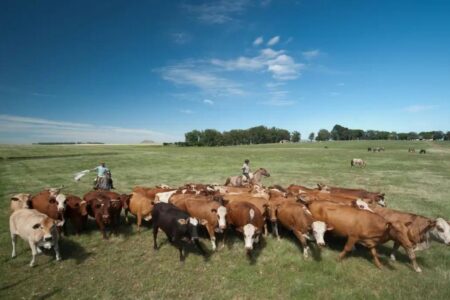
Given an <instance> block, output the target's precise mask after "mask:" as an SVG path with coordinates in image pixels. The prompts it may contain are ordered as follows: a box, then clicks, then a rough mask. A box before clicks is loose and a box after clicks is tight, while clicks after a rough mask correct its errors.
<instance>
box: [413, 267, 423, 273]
mask: <svg viewBox="0 0 450 300" xmlns="http://www.w3.org/2000/svg"><path fill="white" fill-rule="evenodd" d="M414 271H416V272H417V273H422V269H421V268H420V267H417V268H416V269H415V270H414Z"/></svg>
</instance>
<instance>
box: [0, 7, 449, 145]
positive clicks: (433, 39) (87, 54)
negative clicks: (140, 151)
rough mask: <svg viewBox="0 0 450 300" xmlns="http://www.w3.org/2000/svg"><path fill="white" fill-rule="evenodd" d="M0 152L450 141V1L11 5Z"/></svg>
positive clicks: (3, 61) (0, 51)
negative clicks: (198, 137)
mask: <svg viewBox="0 0 450 300" xmlns="http://www.w3.org/2000/svg"><path fill="white" fill-rule="evenodd" d="M0 39H1V42H0V102H1V105H0V142H2V143H28V142H37V141H74V140H77V141H88V140H89V141H93V140H95V141H103V142H110V143H134V142H140V141H142V140H144V139H152V140H155V141H159V142H161V141H176V140H184V133H185V132H187V131H189V130H192V129H206V128H215V129H218V130H221V131H223V130H230V129H236V128H242V129H243V128H248V127H251V126H256V125H261V124H262V125H266V126H276V127H280V128H285V129H288V130H298V131H300V132H301V133H302V138H307V136H308V134H309V133H310V132H312V131H314V132H317V131H318V130H319V129H321V128H326V129H329V130H330V129H331V128H332V126H333V125H334V124H336V123H338V124H341V125H343V126H347V127H350V128H359V129H365V130H367V129H377V130H389V131H394V130H395V131H412V130H415V131H422V130H444V131H447V130H450V117H449V116H450V101H449V100H450V2H448V1H433V0H432V1H356V0H355V1H350V0H349V1H337V0H334V1H333V0H330V1H327V0H321V1H320V0H311V1H307V0H304V1H287V0H286V1H274V0H273V1H268V0H265V1H248V0H228V1H226V0H219V1H158V0H155V1H45V0H42V1H14V0H11V1H1V2H0Z"/></svg>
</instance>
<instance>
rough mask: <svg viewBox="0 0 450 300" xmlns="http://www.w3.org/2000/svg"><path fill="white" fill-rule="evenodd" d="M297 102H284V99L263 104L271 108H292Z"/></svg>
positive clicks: (271, 100)
mask: <svg viewBox="0 0 450 300" xmlns="http://www.w3.org/2000/svg"><path fill="white" fill-rule="evenodd" d="M295 103H297V102H296V101H293V100H282V99H270V100H269V101H265V102H263V104H265V105H269V106H292V105H294V104H295Z"/></svg>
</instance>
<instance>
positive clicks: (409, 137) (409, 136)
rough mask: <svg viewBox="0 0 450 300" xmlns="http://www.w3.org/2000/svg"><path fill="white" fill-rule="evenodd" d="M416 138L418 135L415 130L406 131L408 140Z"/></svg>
mask: <svg viewBox="0 0 450 300" xmlns="http://www.w3.org/2000/svg"><path fill="white" fill-rule="evenodd" d="M418 138H419V135H418V134H417V133H416V132H414V131H411V132H409V133H408V140H417V139H418Z"/></svg>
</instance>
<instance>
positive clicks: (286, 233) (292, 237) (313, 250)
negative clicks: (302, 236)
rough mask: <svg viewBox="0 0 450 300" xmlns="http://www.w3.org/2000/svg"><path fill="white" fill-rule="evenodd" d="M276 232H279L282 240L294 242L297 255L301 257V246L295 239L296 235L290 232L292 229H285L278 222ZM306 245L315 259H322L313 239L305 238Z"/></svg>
mask: <svg viewBox="0 0 450 300" xmlns="http://www.w3.org/2000/svg"><path fill="white" fill-rule="evenodd" d="M278 233H279V234H280V238H281V239H283V240H288V241H289V242H291V243H294V244H295V245H296V246H297V248H298V251H299V255H301V256H302V257H303V246H302V244H301V243H300V241H299V240H298V239H297V237H296V236H295V235H294V234H293V233H292V231H290V230H287V229H286V228H284V227H282V226H281V225H280V224H278ZM307 245H308V246H309V248H310V249H311V256H312V258H313V259H314V260H315V261H322V256H321V249H320V247H319V246H318V245H317V244H316V242H315V241H310V240H307Z"/></svg>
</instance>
